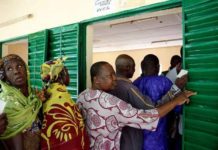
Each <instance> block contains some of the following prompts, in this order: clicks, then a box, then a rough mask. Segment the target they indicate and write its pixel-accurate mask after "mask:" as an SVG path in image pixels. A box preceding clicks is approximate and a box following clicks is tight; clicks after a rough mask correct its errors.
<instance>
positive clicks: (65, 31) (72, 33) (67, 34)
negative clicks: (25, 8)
mask: <svg viewBox="0 0 218 150" xmlns="http://www.w3.org/2000/svg"><path fill="white" fill-rule="evenodd" d="M78 51H79V24H72V25H67V26H62V27H57V28H54V29H51V30H49V49H48V59H49V60H51V59H56V58H58V57H60V56H61V55H65V56H67V57H68V59H67V60H66V61H65V66H66V67H67V69H68V71H69V74H70V85H69V86H68V87H67V88H68V91H69V92H70V93H71V96H72V98H73V100H75V101H76V99H77V96H78V61H79V57H78Z"/></svg>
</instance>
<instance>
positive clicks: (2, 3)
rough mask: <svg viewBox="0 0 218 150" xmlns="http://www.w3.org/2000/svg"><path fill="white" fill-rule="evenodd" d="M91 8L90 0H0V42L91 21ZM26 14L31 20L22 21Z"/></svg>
mask: <svg viewBox="0 0 218 150" xmlns="http://www.w3.org/2000/svg"><path fill="white" fill-rule="evenodd" d="M92 6H93V0H76V1H72V0H0V41H2V40H6V39H9V38H14V37H18V36H22V35H26V34H29V33H34V32H36V31H40V30H43V29H46V28H52V27H57V26H61V25H66V24H71V23H74V22H79V21H81V20H85V19H88V18H92V17H93V7H92ZM27 14H33V17H32V18H29V19H27V18H26V19H23V20H22V16H25V15H27ZM19 19H21V20H19Z"/></svg>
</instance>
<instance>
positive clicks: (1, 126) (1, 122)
mask: <svg viewBox="0 0 218 150" xmlns="http://www.w3.org/2000/svg"><path fill="white" fill-rule="evenodd" d="M7 124H8V121H7V116H6V114H4V113H3V114H0V134H2V133H4V131H5V130H6V127H7Z"/></svg>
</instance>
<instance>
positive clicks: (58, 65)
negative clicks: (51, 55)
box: [41, 57, 67, 83]
mask: <svg viewBox="0 0 218 150" xmlns="http://www.w3.org/2000/svg"><path fill="white" fill-rule="evenodd" d="M66 59H67V58H66V57H63V58H58V59H56V60H50V61H47V62H45V63H44V64H42V65H41V78H42V81H43V82H45V83H50V82H54V81H56V80H57V79H58V77H59V74H60V72H61V71H62V70H63V68H64V61H65V60H66Z"/></svg>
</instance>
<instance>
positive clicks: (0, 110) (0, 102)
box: [0, 100, 6, 114]
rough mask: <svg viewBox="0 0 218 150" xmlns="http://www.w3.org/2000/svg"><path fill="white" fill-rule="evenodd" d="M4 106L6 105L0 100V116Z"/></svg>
mask: <svg viewBox="0 0 218 150" xmlns="http://www.w3.org/2000/svg"><path fill="white" fill-rule="evenodd" d="M5 105H6V102H5V101H1V100H0V114H2V113H3V111H4V109H5Z"/></svg>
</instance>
